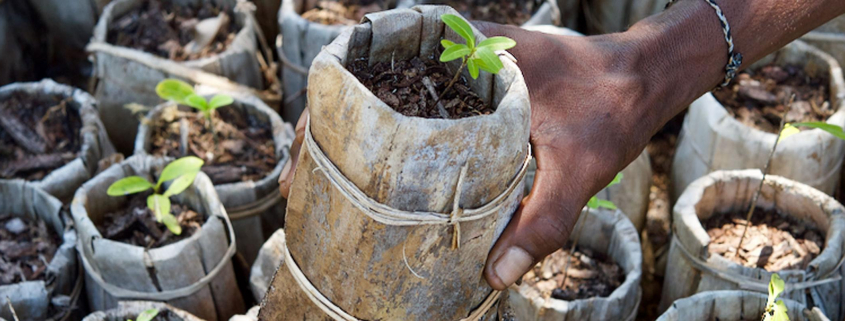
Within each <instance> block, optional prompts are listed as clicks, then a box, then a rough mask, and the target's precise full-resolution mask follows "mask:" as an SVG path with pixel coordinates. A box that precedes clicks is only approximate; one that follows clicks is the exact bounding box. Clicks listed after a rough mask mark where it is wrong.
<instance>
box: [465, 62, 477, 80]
mask: <svg viewBox="0 0 845 321" xmlns="http://www.w3.org/2000/svg"><path fill="white" fill-rule="evenodd" d="M475 62H476V59H472V58H470V59H469V60H468V61H467V69H468V70H469V75H470V77H472V79H478V65H477V64H476V63H475Z"/></svg>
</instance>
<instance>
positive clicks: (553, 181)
mask: <svg viewBox="0 0 845 321" xmlns="http://www.w3.org/2000/svg"><path fill="white" fill-rule="evenodd" d="M538 156H539V155H538ZM538 161H539V157H538ZM538 165H539V164H538ZM567 176H569V175H567V174H565V173H564V172H563V171H559V170H557V171H554V170H548V171H543V170H542V169H539V168H538V170H537V175H536V176H535V177H536V178H535V181H534V187H533V188H532V190H531V193H530V194H529V195H528V197H526V198H525V199H524V200H523V202H522V205H521V206H520V209H519V210H517V212H516V213H515V214H514V216H513V218H512V219H511V221H510V223H509V224H508V226H507V228H505V231H504V232H503V233H502V236H501V237H500V238H499V240H498V241H497V242H496V245H495V246H493V249H492V250H491V251H490V254H489V255H488V257H487V266H486V267H485V269H484V275H485V277H486V279H487V283H489V284H490V286H492V287H493V288H494V289H496V290H500V291H501V290H504V289H506V288H507V287H508V286H509V285H511V284H513V283H514V282H516V281H517V280H519V279H520V278H522V276H523V275H524V274H525V273H526V272H528V270H530V269H531V268H532V267H533V266H534V264H535V263H536V262H538V261H539V260H542V259H543V258H545V257H546V255H549V254H551V253H552V252H554V251H556V250H558V249H560V248H562V247H563V246H564V245H565V244H566V241H567V240H568V239H569V233H571V232H572V228H573V226H574V225H575V222H576V221H577V220H578V215H580V213H581V211H580V209H581V207H583V205H584V203H586V200H584V199H582V197H581V196H578V195H580V194H581V193H578V191H579V189H578V186H577V184H573V179H572V177H567Z"/></svg>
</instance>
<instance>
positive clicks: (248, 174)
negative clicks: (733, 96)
mask: <svg viewBox="0 0 845 321" xmlns="http://www.w3.org/2000/svg"><path fill="white" fill-rule="evenodd" d="M179 114H180V116H181V117H180V116H174V117H167V116H163V117H161V118H159V119H157V120H156V121H155V122H154V123H153V124H151V129H152V133H151V144H150V147H151V151H150V153H151V154H153V155H157V156H158V155H167V156H170V157H174V158H178V157H182V156H189V155H193V156H197V157H199V158H202V159H203V160H205V165H204V166H203V167H202V171H203V172H205V173H206V174H207V175H208V176H209V177H210V178H211V181H212V182H213V183H214V184H227V183H234V182H248V181H258V180H261V179H262V178H264V177H265V176H267V175H268V174H269V173H270V172H271V171H273V168H274V167H275V166H276V163H277V160H276V151H275V149H276V148H275V145H274V143H273V130H272V128H271V127H270V124H268V123H264V122H261V121H259V120H258V119H255V118H254V117H251V116H249V115H248V114H246V115H245V114H242V113H239V112H237V110H236V109H233V108H227V107H223V108H218V109H216V110H215V115H214V116H213V117H212V118H213V120H212V123H213V124H214V133H216V143H215V134H214V133H212V132H211V131H210V130H209V129H208V127H207V126H206V123H207V121H206V118H204V117H202V114H201V113H195V112H192V111H191V112H179ZM182 118H184V119H185V123H186V125H187V126H188V146H187V148H186V149H185V151H184V153H183V151H182V144H181V134H180V133H181V132H182V131H181V127H182V121H181V119H182Z"/></svg>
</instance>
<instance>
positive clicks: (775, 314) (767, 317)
mask: <svg viewBox="0 0 845 321" xmlns="http://www.w3.org/2000/svg"><path fill="white" fill-rule="evenodd" d="M784 287H785V286H784V283H783V279H781V278H780V276H779V275H777V273H774V274H772V279H771V280H770V281H769V299H768V300H767V301H766V311H765V312H763V321H789V315H787V314H786V312H787V311H788V310H787V308H786V304H785V303H783V300H778V299H777V298H778V296H779V295H780V294H781V293H782V292H783V289H784Z"/></svg>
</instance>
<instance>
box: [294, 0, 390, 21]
mask: <svg viewBox="0 0 845 321" xmlns="http://www.w3.org/2000/svg"><path fill="white" fill-rule="evenodd" d="M385 8H386V6H385V5H384V4H382V1H378V0H361V1H355V0H343V1H330V0H323V1H320V2H317V6H316V7H314V8H312V9H310V10H308V11H305V12H304V13H302V18H304V19H306V20H308V21H311V22H316V23H321V24H324V25H347V26H351V25H354V24H357V23H358V22H359V21H361V18H363V17H364V15H366V14H368V13H372V12H379V11H382V10H384V9H385Z"/></svg>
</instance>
